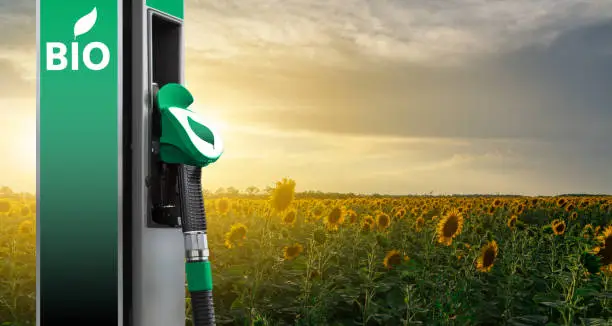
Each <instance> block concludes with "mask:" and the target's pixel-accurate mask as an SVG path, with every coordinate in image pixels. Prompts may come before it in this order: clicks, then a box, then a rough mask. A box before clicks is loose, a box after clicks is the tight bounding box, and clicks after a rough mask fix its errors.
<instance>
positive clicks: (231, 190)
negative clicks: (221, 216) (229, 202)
mask: <svg viewBox="0 0 612 326" xmlns="http://www.w3.org/2000/svg"><path fill="white" fill-rule="evenodd" d="M226 191H227V194H228V195H231V196H238V195H240V190H238V189H237V188H236V187H228V188H227V190H226Z"/></svg>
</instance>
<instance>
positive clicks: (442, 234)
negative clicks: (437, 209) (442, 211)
mask: <svg viewBox="0 0 612 326" xmlns="http://www.w3.org/2000/svg"><path fill="white" fill-rule="evenodd" d="M462 229H463V215H461V213H459V211H458V210H456V209H451V210H450V211H449V212H448V213H447V214H446V216H444V218H443V219H442V220H441V221H440V222H439V223H438V242H439V243H441V244H444V245H446V246H450V245H451V243H453V238H455V237H456V236H457V235H459V234H461V230H462Z"/></svg>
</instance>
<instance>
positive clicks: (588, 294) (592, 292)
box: [576, 288, 599, 297]
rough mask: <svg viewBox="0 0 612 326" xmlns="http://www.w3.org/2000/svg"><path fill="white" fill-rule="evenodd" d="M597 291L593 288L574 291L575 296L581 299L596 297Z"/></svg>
mask: <svg viewBox="0 0 612 326" xmlns="http://www.w3.org/2000/svg"><path fill="white" fill-rule="evenodd" d="M598 294H599V291H597V290H595V289H593V288H579V289H577V290H576V295H577V296H581V297H592V296H597V295H598Z"/></svg>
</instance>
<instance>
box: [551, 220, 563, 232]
mask: <svg viewBox="0 0 612 326" xmlns="http://www.w3.org/2000/svg"><path fill="white" fill-rule="evenodd" d="M551 226H552V230H553V232H554V233H555V235H563V233H565V227H566V225H565V221H563V220H554V221H552V223H551Z"/></svg>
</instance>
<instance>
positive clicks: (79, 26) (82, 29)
mask: <svg viewBox="0 0 612 326" xmlns="http://www.w3.org/2000/svg"><path fill="white" fill-rule="evenodd" d="M96 19H98V11H97V10H96V7H94V8H93V10H92V11H91V12H90V13H88V14H87V15H85V16H83V17H81V18H80V19H79V20H77V22H76V23H75V24H74V39H75V40H76V38H77V36H79V35H83V34H85V33H87V32H89V30H90V29H91V28H92V27H93V26H94V25H95V24H96Z"/></svg>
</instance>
